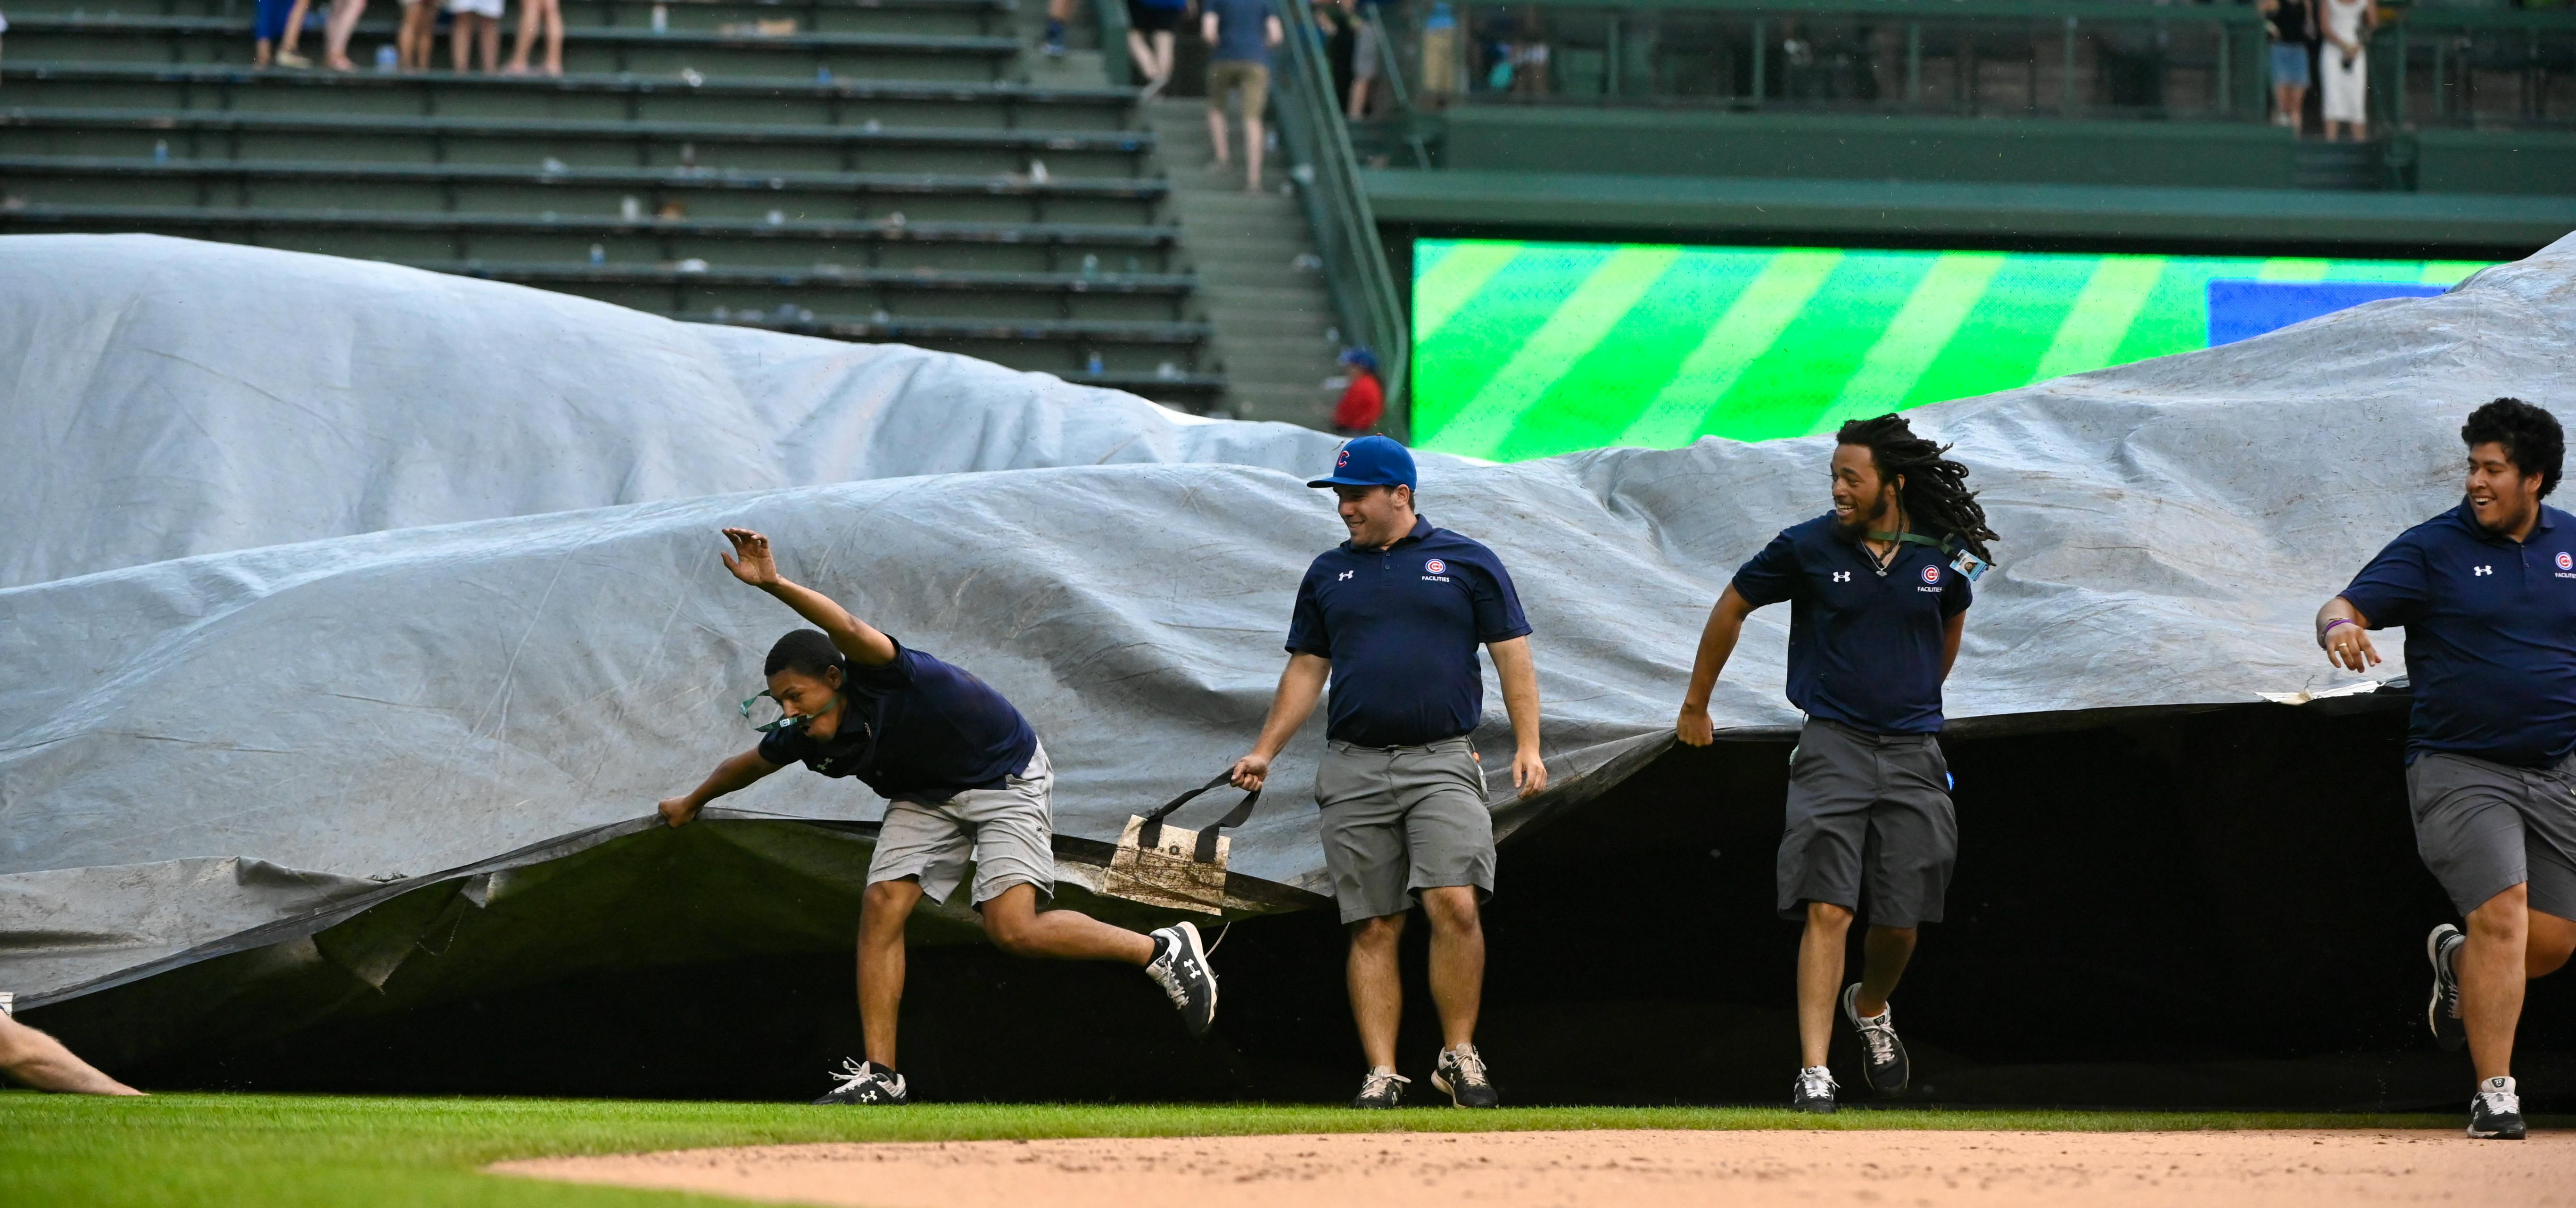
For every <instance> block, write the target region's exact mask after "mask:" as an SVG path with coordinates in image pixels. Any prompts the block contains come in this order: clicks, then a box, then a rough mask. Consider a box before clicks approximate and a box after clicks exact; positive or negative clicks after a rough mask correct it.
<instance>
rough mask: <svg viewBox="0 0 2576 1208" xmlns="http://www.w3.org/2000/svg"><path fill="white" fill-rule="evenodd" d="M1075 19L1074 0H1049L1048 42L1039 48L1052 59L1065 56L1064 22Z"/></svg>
mask: <svg viewBox="0 0 2576 1208" xmlns="http://www.w3.org/2000/svg"><path fill="white" fill-rule="evenodd" d="M1071 20H1073V0H1047V29H1046V43H1045V44H1044V45H1043V46H1041V47H1039V49H1041V50H1044V51H1045V52H1046V56H1047V57H1048V58H1050V59H1061V58H1063V57H1064V23H1065V22H1067V21H1071Z"/></svg>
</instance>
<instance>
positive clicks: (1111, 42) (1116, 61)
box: [1091, 0, 1137, 88]
mask: <svg viewBox="0 0 2576 1208" xmlns="http://www.w3.org/2000/svg"><path fill="white" fill-rule="evenodd" d="M1091 15H1092V19H1093V20H1094V21H1096V22H1098V23H1099V26H1100V71H1101V74H1103V75H1106V76H1108V77H1109V84H1110V86H1111V87H1113V88H1132V87H1135V86H1136V84H1137V79H1136V65H1135V64H1134V63H1132V62H1130V61H1129V60H1128V58H1127V6H1126V5H1124V4H1120V3H1115V2H1114V0H1095V2H1094V3H1093V4H1092V6H1091Z"/></svg>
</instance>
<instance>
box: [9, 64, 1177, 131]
mask: <svg viewBox="0 0 2576 1208" xmlns="http://www.w3.org/2000/svg"><path fill="white" fill-rule="evenodd" d="M0 89H5V90H6V91H5V94H0V95H5V96H6V97H7V98H8V101H9V103H10V105H12V106H14V107H23V108H80V109H144V110H170V109H187V110H200V109H203V110H215V111H219V112H236V111H242V112H249V111H265V112H286V113H311V112H328V113H335V114H342V115H350V116H355V115H360V114H383V115H391V116H401V117H527V118H539V117H542V118H549V119H570V120H637V119H641V120H656V119H660V120H677V121H700V122H705V121H715V122H736V123H756V124H760V125H821V126H844V125H847V126H864V125H866V124H868V123H870V122H876V123H878V124H880V125H886V126H931V127H943V128H951V129H966V128H978V127H985V128H999V129H1020V128H1035V129H1045V130H1119V129H1124V128H1125V127H1126V124H1127V111H1128V108H1129V106H1130V105H1131V104H1132V103H1133V102H1134V100H1135V98H1134V96H1133V94H1131V93H1129V92H1127V91H1125V90H1122V89H1113V88H1091V89H1061V88H1033V87H1030V86H1028V85H1025V84H1009V83H1000V84H996V83H982V82H974V81H948V80H872V79H840V78H835V79H832V80H817V79H815V78H814V77H813V76H811V75H810V74H809V75H806V76H802V77H797V76H784V77H765V78H750V77H716V78H709V79H705V80H703V81H701V82H700V83H698V84H695V85H691V84H689V83H687V82H685V81H683V80H680V79H676V78H670V77H649V78H648V77H643V76H637V75H632V74H617V73H573V74H569V75H565V76H563V77H561V78H554V79H550V78H547V77H544V76H490V75H456V74H452V73H449V72H444V71H437V72H425V73H393V72H374V71H360V72H332V71H289V70H283V69H271V70H254V69H252V68H250V67H247V66H237V65H228V64H207V63H178V64H160V63H64V62H22V61H20V60H17V59H11V60H8V61H6V62H0Z"/></svg>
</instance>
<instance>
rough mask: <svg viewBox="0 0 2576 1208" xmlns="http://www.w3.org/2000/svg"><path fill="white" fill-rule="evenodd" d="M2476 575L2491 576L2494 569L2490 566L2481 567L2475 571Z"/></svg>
mask: <svg viewBox="0 0 2576 1208" xmlns="http://www.w3.org/2000/svg"><path fill="white" fill-rule="evenodd" d="M2476 573H2478V574H2481V575H2492V574H2494V573H2495V568H2494V567H2492V566H2481V567H2479V568H2478V569H2477V572H2476Z"/></svg>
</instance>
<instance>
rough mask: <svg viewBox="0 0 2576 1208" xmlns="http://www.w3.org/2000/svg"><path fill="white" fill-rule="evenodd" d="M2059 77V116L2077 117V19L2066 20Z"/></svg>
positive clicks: (2059, 62)
mask: <svg viewBox="0 0 2576 1208" xmlns="http://www.w3.org/2000/svg"><path fill="white" fill-rule="evenodd" d="M2057 69H2058V71H2059V73H2060V74H2059V75H2058V77H2057V114H2058V116H2059V117H2073V116H2075V18H2073V17H2068V18H2067V19H2066V39H2065V43H2064V46H2063V53H2062V54H2061V55H2060V56H2059V59H2058V67H2057Z"/></svg>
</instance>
